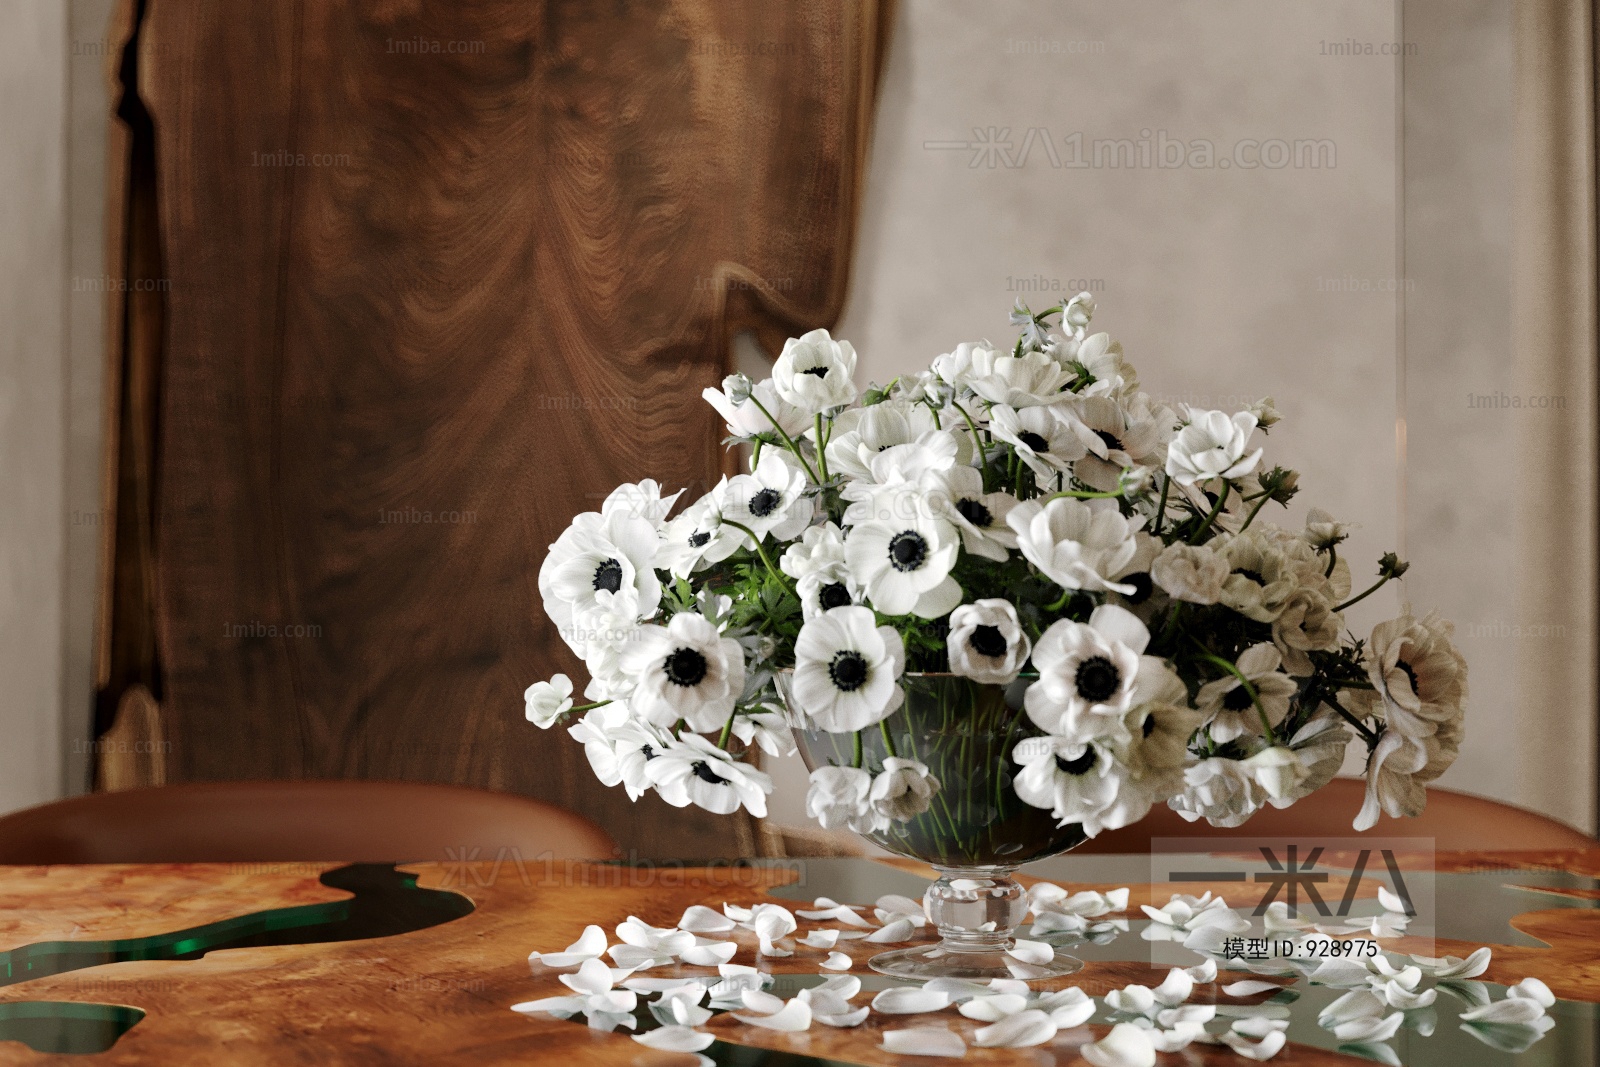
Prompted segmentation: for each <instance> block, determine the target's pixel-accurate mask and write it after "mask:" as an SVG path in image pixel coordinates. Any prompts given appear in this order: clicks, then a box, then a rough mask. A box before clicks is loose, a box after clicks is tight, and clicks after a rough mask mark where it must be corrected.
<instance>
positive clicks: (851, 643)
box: [790, 537, 906, 733]
mask: <svg viewBox="0 0 1600 1067" xmlns="http://www.w3.org/2000/svg"><path fill="white" fill-rule="evenodd" d="M854 539H855V538H854V537H852V538H851V540H852V541H853V540H854ZM794 655H795V667H794V678H793V680H792V682H791V683H790V685H791V689H790V693H791V697H792V701H793V704H794V705H795V706H796V709H795V710H797V711H799V712H800V713H801V714H803V715H805V716H806V717H807V718H808V719H809V720H810V721H811V722H813V723H814V724H815V725H816V728H817V729H821V730H826V731H828V732H829V733H853V732H854V731H856V730H859V729H862V728H863V727H866V726H871V725H872V724H873V723H875V722H878V721H880V720H881V719H883V718H885V717H887V716H888V715H889V714H891V713H892V712H894V711H895V709H897V708H899V707H900V704H901V703H902V702H903V701H904V700H905V693H904V692H903V691H902V690H901V688H900V685H899V679H900V673H901V672H902V671H903V670H905V659H906V654H905V645H904V643H903V642H902V641H901V640H900V635H899V634H898V633H896V632H895V631H894V629H893V628H892V627H889V626H878V625H876V619H875V617H874V616H873V613H872V610H871V609H870V608H863V607H845V608H833V609H831V610H829V611H825V612H823V613H822V614H821V615H819V616H817V617H816V618H814V619H810V620H808V621H807V622H806V623H805V625H803V626H802V627H801V628H800V636H799V637H797V638H796V639H795V643H794Z"/></svg>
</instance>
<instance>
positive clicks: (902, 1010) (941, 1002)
mask: <svg viewBox="0 0 1600 1067" xmlns="http://www.w3.org/2000/svg"><path fill="white" fill-rule="evenodd" d="M949 1006H950V995H949V994H948V993H943V992H935V991H933V990H929V989H917V988H914V987H912V986H894V987H892V988H890V989H885V990H884V991H883V992H881V993H879V994H878V995H877V996H875V997H873V998H872V1010H873V1011H880V1012H882V1013H883V1014H885V1015H917V1014H920V1013H922V1012H926V1011H940V1010H942V1009H944V1008H948V1007H949Z"/></svg>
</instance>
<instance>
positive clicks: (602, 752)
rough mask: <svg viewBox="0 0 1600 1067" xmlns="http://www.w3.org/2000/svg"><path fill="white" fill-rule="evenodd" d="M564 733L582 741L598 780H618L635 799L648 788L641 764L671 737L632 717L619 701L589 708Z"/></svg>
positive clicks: (612, 782)
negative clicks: (589, 709)
mask: <svg viewBox="0 0 1600 1067" xmlns="http://www.w3.org/2000/svg"><path fill="white" fill-rule="evenodd" d="M567 733H568V734H570V735H571V736H572V738H573V740H575V741H578V742H579V743H581V744H582V745H583V751H584V755H586V756H587V757H588V758H589V766H590V767H591V768H593V770H594V776H595V777H596V778H598V779H599V780H600V784H601V785H605V786H613V785H619V784H620V785H621V786H622V787H623V789H625V790H627V793H628V799H629V800H638V799H639V798H640V797H642V796H644V794H645V793H646V792H647V791H648V790H649V788H650V783H649V782H648V781H647V780H646V778H645V765H646V764H647V763H649V762H650V761H651V760H653V759H655V758H656V756H657V755H658V754H659V753H660V751H661V750H662V749H663V748H665V747H666V745H667V744H668V743H670V741H671V735H669V734H667V733H666V732H665V731H662V730H657V729H656V728H655V727H653V726H651V725H650V724H649V723H647V722H644V721H642V720H640V719H638V718H635V717H634V716H633V714H632V713H631V712H630V711H629V710H628V705H627V704H625V703H622V702H620V701H618V702H613V703H610V704H603V705H601V706H600V707H598V708H594V709H592V710H591V711H589V712H588V713H586V714H585V715H584V717H583V718H582V719H581V720H579V721H578V722H576V723H574V724H572V726H570V727H568V728H567Z"/></svg>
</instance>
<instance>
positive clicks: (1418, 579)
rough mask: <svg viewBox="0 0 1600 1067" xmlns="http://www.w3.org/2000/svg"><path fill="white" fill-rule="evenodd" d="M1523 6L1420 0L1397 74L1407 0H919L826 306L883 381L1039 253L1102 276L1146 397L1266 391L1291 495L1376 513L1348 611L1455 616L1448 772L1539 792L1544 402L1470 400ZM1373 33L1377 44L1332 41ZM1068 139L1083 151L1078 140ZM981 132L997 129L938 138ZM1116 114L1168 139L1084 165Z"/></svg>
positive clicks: (1114, 135) (781, 805)
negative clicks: (1521, 460)
mask: <svg viewBox="0 0 1600 1067" xmlns="http://www.w3.org/2000/svg"><path fill="white" fill-rule="evenodd" d="M1510 6H1511V0H1406V4H1405V17H1406V19H1407V26H1406V30H1405V33H1406V37H1405V40H1406V41H1407V42H1408V44H1410V45H1412V46H1414V47H1413V48H1412V50H1411V52H1410V53H1409V54H1408V55H1407V56H1406V58H1405V61H1404V71H1403V85H1404V93H1403V97H1402V93H1401V91H1400V90H1401V85H1402V71H1401V64H1400V62H1399V61H1398V60H1397V58H1396V57H1394V56H1393V55H1383V54H1381V46H1383V45H1385V44H1389V43H1392V42H1397V41H1399V40H1400V39H1401V38H1400V33H1401V30H1400V26H1399V18H1400V10H1399V5H1397V4H1396V3H1395V2H1394V0H1336V2H1322V3H1309V2H1295V3H1285V2H1281V0H1207V2H1205V3H1172V2H1171V0H1122V2H1120V3H1116V4H1109V3H1103V2H1098V0H1070V2H1054V0H1002V2H996V3H985V4H972V3H967V2H963V0H911V2H909V3H906V4H904V5H902V7H901V11H900V17H899V25H898V26H897V28H896V31H897V35H896V38H895V41H894V46H893V51H892V52H891V55H890V61H889V67H888V70H887V78H886V83H885V86H884V93H883V97H882V101H881V106H880V111H879V118H878V127H877V132H876V140H875V143H874V154H873V157H872V161H871V170H870V172H869V178H868V185H867V199H866V204H865V208H864V216H863V220H862V231H861V240H860V247H859V250H858V254H857V259H856V266H855V275H854V278H853V284H852V288H851V297H850V303H849V305H848V307H847V309H846V312H845V315H844V319H843V321H842V322H841V324H840V326H839V329H838V331H836V332H837V333H838V334H839V335H841V336H844V337H847V338H849V339H851V340H852V341H853V342H854V343H855V345H856V347H857V349H858V351H860V352H861V353H862V358H863V363H864V370H863V377H867V378H875V379H877V380H878V381H887V380H889V379H890V378H892V377H893V376H894V375H895V374H897V373H899V372H901V371H905V370H911V369H916V368H919V367H923V366H925V365H926V363H927V361H928V360H929V359H930V358H932V357H933V356H934V355H937V354H938V353H940V352H943V351H947V350H949V348H950V347H952V345H953V344H954V343H955V342H956V341H959V340H966V339H973V338H977V337H982V336H988V337H989V338H990V339H992V340H997V341H998V340H1000V339H1001V338H1002V337H1004V338H1006V339H1009V327H1008V326H1007V324H1006V321H1005V313H1006V310H1007V309H1008V307H1009V305H1010V304H1011V302H1012V300H1014V299H1015V298H1016V297H1017V296H1019V295H1020V296H1022V297H1023V298H1024V299H1026V300H1029V301H1031V302H1032V303H1033V304H1034V306H1036V307H1037V306H1040V304H1042V303H1045V302H1047V301H1048V299H1049V295H1048V294H1047V293H1040V292H1033V291H1028V290H1029V289H1030V288H1031V287H1033V286H1034V285H1035V284H1036V283H1037V282H1039V281H1041V280H1042V282H1043V286H1044V288H1046V289H1053V288H1055V287H1059V288H1061V289H1063V290H1071V289H1076V288H1090V289H1092V290H1094V291H1095V292H1096V295H1097V296H1098V297H1099V298H1100V301H1101V314H1100V317H1099V318H1098V319H1097V323H1099V324H1101V325H1102V326H1103V327H1104V328H1106V329H1109V330H1110V331H1112V333H1113V334H1115V335H1116V336H1118V337H1119V338H1121V339H1122V340H1123V342H1124V344H1125V346H1126V348H1127V350H1128V352H1129V355H1130V357H1131V358H1132V360H1133V361H1134V362H1135V364H1136V365H1137V366H1138V368H1139V370H1140V372H1141V375H1142V377H1143V380H1144V383H1145V386H1146V388H1147V389H1149V390H1150V391H1151V392H1152V393H1153V394H1155V395H1157V396H1161V397H1165V398H1168V399H1169V400H1180V401H1187V402H1192V403H1196V404H1200V405H1207V406H1217V407H1228V406H1234V407H1237V406H1240V405H1241V404H1242V403H1245V402H1248V400H1249V399H1252V398H1255V397H1257V396H1261V395H1266V394H1271V395H1273V396H1275V397H1276V398H1277V401H1278V407H1279V408H1280V410H1282V412H1283V413H1284V417H1285V421H1284V423H1283V424H1282V426H1281V427H1280V428H1279V429H1278V430H1276V431H1274V433H1273V434H1272V435H1271V438H1270V440H1269V446H1270V453H1271V458H1272V459H1274V460H1275V461H1277V462H1281V463H1283V464H1284V465H1286V466H1292V467H1295V468H1297V469H1299V470H1300V471H1301V472H1302V475H1303V476H1302V480H1301V486H1302V491H1301V495H1300V497H1299V499H1297V500H1296V501H1295V504H1294V506H1293V507H1292V508H1291V509H1290V511H1289V513H1288V518H1287V519H1282V518H1280V521H1286V522H1296V523H1297V522H1299V521H1300V519H1301V517H1302V516H1303V515H1304V513H1305V511H1306V509H1307V508H1308V507H1310V506H1313V505H1320V506H1322V507H1325V508H1327V509H1329V510H1330V511H1332V512H1334V513H1335V514H1336V515H1338V516H1340V517H1341V518H1343V519H1346V520H1349V521H1354V522H1359V523H1361V529H1360V531H1359V532H1358V533H1357V535H1356V537H1355V538H1354V540H1353V543H1352V544H1351V546H1350V551H1349V553H1348V555H1349V557H1350V558H1351V560H1352V562H1353V565H1354V566H1355V567H1356V573H1357V575H1358V576H1359V575H1362V574H1364V573H1367V572H1368V569H1369V568H1371V569H1373V570H1375V568H1376V560H1377V557H1378V555H1379V554H1381V553H1382V552H1383V551H1385V550H1387V549H1390V548H1395V549H1397V550H1399V551H1400V552H1401V553H1402V554H1403V555H1404V556H1405V557H1406V558H1409V559H1410V560H1411V561H1412V562H1413V566H1414V571H1413V575H1414V576H1413V577H1412V578H1409V579H1407V581H1406V582H1405V585H1404V588H1403V589H1399V588H1397V589H1395V590H1394V592H1393V594H1389V593H1384V594H1380V595H1379V596H1376V597H1373V598H1372V599H1371V600H1369V601H1367V602H1366V603H1364V604H1363V605H1360V606H1359V607H1358V608H1357V609H1354V610H1353V611H1352V612H1351V626H1352V629H1353V630H1355V632H1356V633H1358V634H1363V635H1364V634H1365V633H1366V632H1367V631H1368V630H1369V629H1370V628H1371V625H1372V624H1373V623H1374V622H1376V621H1379V620H1380V619H1382V618H1386V617H1389V616H1392V615H1393V614H1395V613H1396V611H1397V610H1398V608H1399V607H1400V605H1401V604H1402V603H1403V602H1404V600H1405V599H1406V598H1409V599H1410V601H1411V603H1412V606H1413V608H1414V609H1415V610H1417V611H1419V612H1425V611H1427V610H1429V609H1431V608H1433V607H1438V608H1440V609H1441V610H1442V611H1443V612H1444V613H1445V614H1446V615H1447V616H1448V617H1450V618H1452V619H1454V620H1456V622H1457V623H1458V625H1459V626H1460V628H1461V629H1460V631H1459V637H1460V643H1461V646H1462V648H1463V650H1464V651H1465V653H1466V654H1467V656H1468V658H1469V661H1470V664H1471V671H1472V674H1471V678H1472V697H1473V699H1472V701H1471V704H1470V712H1469V714H1470V719H1469V731H1468V736H1467V742H1466V745H1465V746H1464V748H1463V752H1462V755H1461V759H1460V760H1459V762H1458V763H1457V764H1456V766H1455V767H1454V768H1453V769H1452V770H1451V771H1450V772H1449V774H1447V776H1446V777H1445V778H1444V780H1443V782H1442V783H1441V784H1444V785H1447V786H1449V787H1452V788H1456V789H1460V790H1464V791H1467V792H1474V793H1481V794H1484V795H1488V796H1492V797H1495V798H1498V799H1502V800H1507V801H1511V802H1514V803H1523V804H1529V805H1533V804H1534V803H1535V801H1536V798H1538V797H1540V796H1548V794H1541V793H1538V792H1536V791H1535V790H1533V789H1532V788H1530V787H1529V786H1528V785H1527V784H1526V781H1525V779H1524V780H1519V772H1518V767H1519V756H1522V755H1524V754H1522V753H1516V752H1512V753H1508V751H1507V748H1508V746H1515V745H1517V744H1518V743H1519V738H1518V734H1517V731H1516V729H1515V723H1516V716H1517V712H1518V708H1517V700H1516V693H1517V685H1516V671H1517V660H1518V651H1517V647H1516V645H1517V642H1518V641H1519V640H1529V639H1535V640H1536V639H1538V638H1537V637H1533V638H1528V637H1522V636H1515V635H1517V634H1519V633H1522V632H1525V631H1527V630H1528V629H1529V628H1530V627H1531V628H1532V629H1533V632H1534V633H1535V634H1537V632H1538V627H1539V626H1540V620H1539V618H1538V610H1537V606H1531V607H1530V606H1527V605H1524V606H1521V607H1520V608H1519V605H1518V599H1517V588H1516V559H1517V557H1516V552H1517V545H1516V542H1515V538H1514V535H1513V528H1514V523H1513V518H1514V516H1513V514H1512V512H1511V500H1512V497H1513V494H1512V493H1511V492H1510V488H1509V487H1510V486H1511V485H1513V484H1514V479H1515V475H1516V449H1515V421H1514V420H1515V418H1517V417H1536V416H1535V415H1534V414H1533V413H1526V412H1519V413H1511V412H1505V411H1501V410H1497V409H1485V408H1482V407H1476V406H1469V401H1468V394H1469V393H1472V394H1491V393H1496V392H1501V391H1503V392H1506V393H1509V392H1510V391H1511V384H1510V383H1511V381H1512V368H1511V364H1510V359H1509V356H1508V351H1509V340H1510V336H1509V330H1510V326H1509V293H1510V268H1509V256H1508V248H1509V241H1510V198H1511V192H1510V168H1509V165H1508V163H1507V161H1506V157H1507V154H1508V151H1509V147H1510V143H1511V129H1510V121H1511V68H1510V57H1511V34H1510ZM1352 41H1353V42H1356V43H1357V44H1358V45H1361V46H1365V45H1366V44H1367V43H1371V44H1372V45H1374V46H1375V47H1374V49H1373V52H1374V54H1372V55H1366V54H1359V55H1356V54H1346V55H1339V54H1332V53H1335V52H1336V51H1337V49H1335V48H1333V47H1330V46H1333V45H1336V44H1339V43H1344V44H1348V43H1350V42H1352ZM1364 51H1365V49H1364V47H1363V52H1364ZM1402 122H1403V125H1402ZM991 128H994V129H996V130H1001V131H1008V132H1003V133H1000V134H998V135H997V136H996V135H991V134H989V132H988V131H989V130H990V129H991ZM975 130H976V131H981V132H975ZM1029 131H1034V132H1033V134H1032V136H1033V137H1034V138H1035V140H1034V141H1033V143H1032V145H1031V147H1030V148H1029V151H1028V153H1027V156H1026V158H1022V149H1023V146H1024V144H1025V142H1026V141H1027V138H1028V137H1029V135H1030V133H1029ZM1162 131H1165V135H1166V137H1168V138H1169V139H1170V138H1176V139H1180V140H1183V141H1185V142H1191V143H1192V142H1194V141H1196V140H1201V139H1204V140H1207V141H1210V142H1212V143H1213V144H1214V146H1215V153H1216V156H1217V158H1218V159H1219V163H1218V165H1216V166H1214V167H1212V168H1209V169H1198V168H1194V167H1173V168H1165V167H1162V166H1160V165H1159V160H1158V159H1157V158H1156V157H1157V156H1158V154H1159V151H1160V139H1161V136H1162ZM1044 133H1048V135H1049V136H1050V137H1051V138H1052V140H1053V143H1054V146H1055V148H1056V152H1057V156H1058V157H1059V159H1060V165H1059V166H1057V165H1055V162H1054V161H1053V160H1052V159H1051V158H1050V157H1049V155H1048V154H1047V153H1046V152H1045V150H1044V147H1043V142H1042V141H1041V140H1039V138H1040V136H1041V135H1042V134H1044ZM1074 134H1081V135H1082V141H1081V144H1082V148H1081V153H1082V155H1081V156H1080V157H1079V158H1087V159H1088V161H1089V162H1090V163H1091V165H1090V166H1087V167H1073V166H1070V165H1069V164H1070V163H1071V162H1072V157H1071V156H1070V154H1069V153H1070V151H1071V145H1070V143H1069V142H1068V141H1067V140H1066V139H1067V138H1068V137H1069V136H1071V135H1074ZM985 137H987V138H989V139H991V140H998V142H999V143H1000V144H1001V145H1002V149H1001V151H999V152H996V153H991V154H986V153H985V152H984V151H982V150H980V149H978V148H977V147H946V144H948V143H950V142H955V143H958V144H960V143H965V144H967V145H969V146H970V145H973V143H974V142H975V141H978V140H979V139H980V138H985ZM1271 138H1277V139H1280V140H1283V141H1287V142H1289V143H1290V146H1291V155H1292V149H1293V143H1294V142H1295V141H1297V140H1303V141H1322V140H1331V141H1332V142H1333V143H1334V145H1335V147H1336V152H1337V155H1336V159H1335V164H1336V165H1334V166H1332V167H1322V168H1311V167H1297V166H1295V165H1294V162H1293V161H1292V160H1291V162H1290V164H1289V165H1288V166H1286V167H1282V168H1277V169H1271V168H1265V167H1262V168H1253V169H1251V168H1241V167H1239V166H1237V165H1233V166H1227V167H1224V166H1222V165H1221V164H1220V159H1221V158H1222V157H1224V156H1226V157H1229V158H1230V161H1231V158H1232V151H1233V146H1234V145H1236V144H1237V143H1239V142H1240V141H1241V140H1243V139H1252V140H1258V141H1266V140H1268V139H1271ZM1096 139H1106V140H1110V139H1128V140H1132V141H1134V142H1135V148H1136V150H1137V149H1138V148H1139V147H1140V142H1148V143H1149V145H1150V149H1149V150H1150V153H1151V159H1150V165H1148V166H1147V165H1143V160H1141V159H1139V158H1138V157H1137V156H1136V157H1135V160H1134V162H1135V164H1136V165H1134V166H1131V167H1130V166H1127V165H1123V166H1119V167H1111V166H1094V165H1092V164H1093V162H1094V160H1093V153H1092V150H1091V148H1090V146H1091V145H1092V143H1093V141H1094V140H1096ZM1006 141H1009V142H1010V145H1009V151H1006V150H1005V149H1004V147H1003V146H1004V143H1005V142H1006ZM1169 158H1173V159H1175V158H1176V156H1175V155H1174V156H1171V157H1169ZM1252 158H1253V155H1252V154H1247V155H1246V156H1245V157H1244V162H1246V163H1248V162H1250V160H1251V159H1252ZM991 164H992V165H991ZM1402 427H1403V428H1404V430H1405V434H1404V438H1403V439H1402V438H1401V436H1400V430H1401V428H1402ZM1280 514H1281V513H1280ZM1519 628H1520V629H1519ZM1575 710H1579V709H1575ZM1580 713H1584V714H1588V715H1590V716H1593V714H1594V712H1593V710H1592V709H1582V710H1581V712H1580ZM1586 765H1587V766H1588V768H1589V770H1588V777H1589V778H1592V777H1593V761H1592V756H1591V757H1590V758H1588V759H1587V761H1586ZM1351 769H1353V768H1351ZM779 773H780V776H781V778H782V779H783V782H784V786H783V788H784V789H785V790H786V792H787V795H786V796H780V798H779V800H778V804H777V806H776V812H775V814H776V817H777V818H778V819H780V820H791V819H792V820H799V821H803V811H802V810H800V808H799V806H798V803H797V798H796V792H797V791H799V790H800V789H801V787H800V781H801V778H800V775H801V772H800V771H798V770H797V769H796V768H794V767H792V766H791V767H786V768H783V769H781V770H780V772H779ZM1588 789H1589V787H1588V785H1587V783H1586V782H1585V781H1584V780H1583V777H1582V775H1579V776H1577V777H1576V778H1575V780H1574V782H1572V783H1571V786H1570V788H1568V789H1565V790H1562V791H1561V792H1562V793H1563V794H1564V795H1566V796H1568V797H1570V800H1569V801H1568V802H1567V803H1565V804H1564V805H1562V804H1552V803H1550V802H1548V801H1546V802H1545V803H1543V804H1542V806H1543V807H1544V808H1545V809H1546V810H1549V811H1550V812H1551V813H1552V814H1555V815H1558V816H1560V817H1562V818H1565V819H1567V820H1568V821H1570V822H1573V823H1575V824H1577V825H1580V826H1584V827H1585V828H1589V829H1592V826H1593V814H1592V812H1593V804H1592V800H1591V799H1590V797H1591V796H1592V794H1591V793H1590V792H1589V791H1588ZM1351 814H1352V815H1354V813H1353V812H1352V813H1351Z"/></svg>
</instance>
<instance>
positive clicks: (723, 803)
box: [644, 733, 772, 819]
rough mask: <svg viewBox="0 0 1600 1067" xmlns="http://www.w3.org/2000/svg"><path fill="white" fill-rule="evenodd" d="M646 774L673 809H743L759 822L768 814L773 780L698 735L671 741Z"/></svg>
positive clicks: (725, 812) (726, 812) (724, 811)
mask: <svg viewBox="0 0 1600 1067" xmlns="http://www.w3.org/2000/svg"><path fill="white" fill-rule="evenodd" d="M644 771H645V777H646V779H648V780H649V782H650V784H651V785H652V786H654V787H655V790H656V792H657V793H659V794H660V795H661V799H662V800H665V801H666V802H667V803H668V804H671V805H672V806H673V807H676V808H682V807H687V806H688V805H690V804H693V805H695V806H696V807H699V808H704V809H705V810H707V811H709V812H712V813H714V814H717V815H731V814H732V813H734V812H736V811H738V810H739V809H740V808H741V807H743V808H744V809H745V810H747V811H749V812H750V814H752V815H754V816H755V817H756V818H758V819H759V818H764V817H765V816H766V814H767V794H768V793H770V792H772V779H771V778H770V777H769V776H768V775H766V774H765V773H763V772H762V771H758V770H756V768H754V767H752V766H750V765H749V764H748V763H741V762H739V761H738V760H736V759H734V758H733V757H732V756H730V755H729V754H728V753H727V752H724V751H723V750H722V749H720V748H718V747H717V746H716V745H714V744H712V743H711V742H710V741H709V740H707V739H706V738H704V737H701V736H699V735H698V734H689V733H686V734H684V735H683V736H682V737H680V738H678V739H677V740H676V741H673V742H671V743H670V744H669V745H667V747H666V748H665V749H663V750H662V751H661V752H660V753H658V754H657V757H656V758H655V759H653V760H651V761H650V762H649V763H648V764H646V765H645V769H644Z"/></svg>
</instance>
